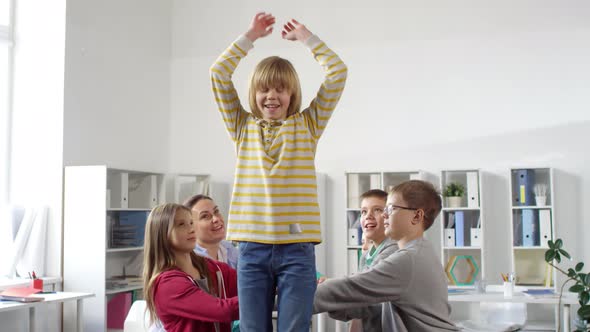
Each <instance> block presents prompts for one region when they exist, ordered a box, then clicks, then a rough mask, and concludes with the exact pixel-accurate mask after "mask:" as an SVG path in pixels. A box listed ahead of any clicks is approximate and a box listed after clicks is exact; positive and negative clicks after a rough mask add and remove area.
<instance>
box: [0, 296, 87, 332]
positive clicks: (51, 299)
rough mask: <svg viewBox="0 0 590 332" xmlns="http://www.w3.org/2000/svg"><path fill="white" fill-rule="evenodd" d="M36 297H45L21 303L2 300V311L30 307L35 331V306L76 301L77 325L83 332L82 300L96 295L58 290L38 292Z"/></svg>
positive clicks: (32, 326) (30, 317) (30, 323)
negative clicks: (37, 300)
mask: <svg viewBox="0 0 590 332" xmlns="http://www.w3.org/2000/svg"><path fill="white" fill-rule="evenodd" d="M32 296H34V297H43V298H44V300H43V301H39V302H30V303H20V302H4V301H2V302H0V312H4V311H11V310H22V309H27V308H28V309H29V332H34V331H35V308H37V307H39V306H44V305H47V304H49V303H61V302H67V301H74V300H75V301H76V307H77V308H76V326H77V328H78V332H82V317H83V316H82V310H83V305H82V300H84V299H86V298H89V297H94V294H92V293H70V292H57V293H55V294H36V295H32Z"/></svg>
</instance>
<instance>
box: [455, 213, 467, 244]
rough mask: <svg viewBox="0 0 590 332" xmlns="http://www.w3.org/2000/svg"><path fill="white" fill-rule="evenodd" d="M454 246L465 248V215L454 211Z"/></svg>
mask: <svg viewBox="0 0 590 332" xmlns="http://www.w3.org/2000/svg"><path fill="white" fill-rule="evenodd" d="M455 246H457V247H464V246H465V214H464V213H463V211H455Z"/></svg>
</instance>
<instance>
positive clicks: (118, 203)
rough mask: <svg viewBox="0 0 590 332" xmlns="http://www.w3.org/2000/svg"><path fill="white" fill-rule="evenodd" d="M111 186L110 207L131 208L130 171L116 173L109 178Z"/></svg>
mask: <svg viewBox="0 0 590 332" xmlns="http://www.w3.org/2000/svg"><path fill="white" fill-rule="evenodd" d="M108 183H109V188H108V189H110V190H111V195H110V202H109V206H107V207H108V208H120V209H127V208H129V173H127V172H120V173H114V174H113V176H112V177H110V178H109V181H108Z"/></svg>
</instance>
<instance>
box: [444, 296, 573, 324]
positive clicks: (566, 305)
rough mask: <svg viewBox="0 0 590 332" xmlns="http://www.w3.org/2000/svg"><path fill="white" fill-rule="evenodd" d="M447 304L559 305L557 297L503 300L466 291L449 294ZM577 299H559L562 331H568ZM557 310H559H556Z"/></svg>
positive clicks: (514, 297) (523, 297)
mask: <svg viewBox="0 0 590 332" xmlns="http://www.w3.org/2000/svg"><path fill="white" fill-rule="evenodd" d="M449 302H511V303H538V304H553V305H557V304H558V303H559V298H557V297H531V296H526V295H524V294H523V293H520V292H515V293H514V296H512V297H511V298H505V297H504V294H503V293H500V292H486V293H481V294H480V293H475V291H466V292H465V293H456V294H452V293H450V294H449ZM577 303H578V298H577V297H575V296H571V295H568V294H564V296H563V297H562V298H561V304H563V314H562V316H563V324H562V327H563V329H562V331H570V307H571V305H572V304H577ZM558 310H559V308H558Z"/></svg>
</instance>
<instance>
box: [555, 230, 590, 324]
mask: <svg viewBox="0 0 590 332" xmlns="http://www.w3.org/2000/svg"><path fill="white" fill-rule="evenodd" d="M547 244H548V245H549V249H548V250H547V251H546V252H545V261H546V262H547V264H549V265H551V266H552V267H553V268H555V269H556V270H557V271H559V272H561V273H563V274H564V275H566V276H567V277H568V279H567V280H566V281H565V282H564V283H563V285H562V286H561V291H560V295H559V302H560V303H559V305H560V306H561V297H562V296H563V289H564V287H565V285H566V284H567V283H568V282H570V281H574V282H575V284H574V285H573V286H571V287H570V288H569V291H570V292H573V293H578V302H579V303H580V309H578V312H577V314H578V322H577V324H576V332H578V331H580V332H585V331H589V329H588V323H589V322H590V273H583V272H581V271H582V269H583V268H584V263H583V262H579V263H578V264H576V266H575V267H574V268H569V269H568V270H567V272H566V271H565V270H563V269H561V268H559V267H557V264H559V263H561V257H562V256H563V257H566V258H568V259H570V260H571V257H570V254H569V253H568V252H567V251H565V250H564V249H563V241H562V240H561V239H557V240H555V242H553V241H551V240H549V241H548V242H547ZM554 262H557V263H554Z"/></svg>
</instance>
